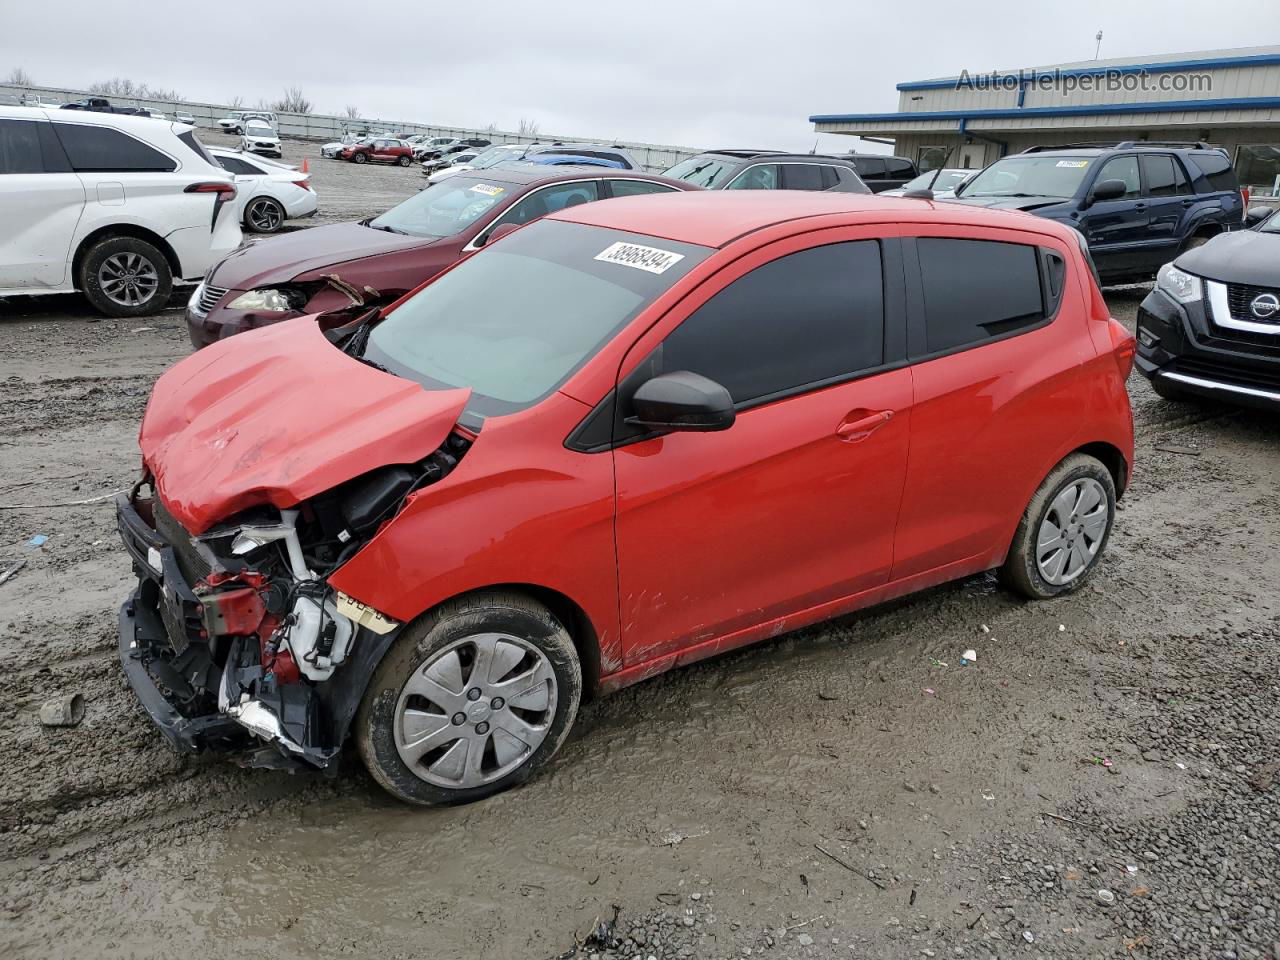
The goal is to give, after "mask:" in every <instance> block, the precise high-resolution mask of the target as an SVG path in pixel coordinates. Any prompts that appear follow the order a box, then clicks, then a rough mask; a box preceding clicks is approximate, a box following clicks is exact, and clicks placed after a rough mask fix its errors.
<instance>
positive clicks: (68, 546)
mask: <svg viewBox="0 0 1280 960" xmlns="http://www.w3.org/2000/svg"><path fill="white" fill-rule="evenodd" d="M211 139H214V138H211ZM302 149H304V150H306V151H308V152H309V153H310V155H312V156H314V155H315V148H314V146H307V147H305V148H302ZM312 171H313V174H314V175H315V177H316V182H317V186H318V188H319V190H320V193H321V203H322V210H326V207H327V205H328V203H329V202H330V197H331V196H332V197H341V196H344V194H342V193H341V192H340V191H341V190H343V189H348V190H354V188H353V187H352V184H356V186H359V185H360V184H361V183H364V182H365V181H357V180H353V179H352V178H353V177H357V176H358V177H361V178H363V177H366V176H367V177H371V178H372V177H376V178H377V180H376V181H375V180H373V179H370V180H369V181H368V183H369V184H370V185H371V187H370V189H371V191H373V192H375V193H376V194H377V195H378V196H380V197H383V198H386V199H388V200H390V199H391V198H392V196H393V194H395V192H396V191H397V190H398V191H401V192H402V194H407V193H410V192H412V190H413V189H415V188H416V187H417V186H418V185H419V182H420V179H421V178H420V177H419V175H418V173H417V171H416V170H410V171H401V170H399V169H359V168H353V167H351V166H349V165H342V164H333V163H330V162H325V161H316V160H313V161H312ZM415 178H416V179H415ZM374 184H376V189H375V188H374V187H373V186H372V185H374ZM349 196H352V197H354V196H356V194H355V193H354V192H352V193H350V194H349ZM364 204H365V205H364V207H363V208H361V209H359V210H357V209H355V206H356V204H355V203H354V202H348V201H346V200H344V201H342V204H339V206H341V209H342V211H343V212H342V216H356V215H361V216H364V215H369V214H371V213H375V212H377V211H378V209H379V206H378V205H376V204H375V205H371V204H370V201H369V200H368V198H367V197H366V199H365V201H364ZM325 215H326V216H332V217H333V218H340V217H339V215H338V214H336V213H334V212H333V211H327V212H326V214H325ZM1143 293H1144V291H1143V290H1141V289H1139V288H1128V289H1123V290H1113V291H1110V292H1109V297H1108V299H1109V301H1110V303H1111V305H1112V308H1113V311H1114V312H1115V313H1116V315H1117V316H1119V317H1121V318H1122V319H1124V320H1125V321H1126V322H1127V323H1129V324H1130V326H1132V322H1133V316H1134V311H1135V309H1136V306H1137V303H1138V302H1139V300H1140V299H1141V296H1142V295H1143ZM180 300H181V298H180V297H177V298H175V301H174V302H175V303H178V302H180ZM187 351H188V344H187V340H186V336H185V332H184V330H183V325H182V319H181V313H180V311H179V310H178V309H176V308H175V309H171V310H170V311H169V312H167V313H165V314H163V315H160V316H157V317H153V318H148V319H145V320H134V321H110V320H101V321H99V320H97V319H96V318H94V317H93V316H91V315H90V314H89V312H88V310H87V309H86V308H85V307H84V305H83V304H82V303H81V302H80V301H78V300H77V299H75V298H70V297H68V298H57V299H56V300H47V301H41V302H26V303H23V302H19V301H11V302H10V303H9V304H0V410H3V416H0V569H3V567H5V566H7V565H8V564H9V563H11V562H13V561H16V560H20V559H21V560H26V561H27V562H26V566H25V567H23V568H22V569H21V570H20V571H19V572H18V573H17V574H16V575H15V576H14V577H13V578H12V579H11V580H9V581H8V582H7V583H5V584H3V585H0V956H5V957H40V958H51V957H77V958H83V957H86V956H87V957H95V958H97V957H172V956H173V955H174V953H175V947H177V948H178V949H180V950H182V951H187V952H192V951H194V952H196V953H194V954H193V955H214V954H216V955H217V956H219V957H223V958H228V960H238V958H255V960H257V958H261V957H263V956H273V957H338V956H356V957H366V956H379V957H383V958H388V960H390V958H409V957H423V958H427V957H429V958H432V960H436V958H450V957H459V958H471V957H485V958H506V957H511V958H529V960H544V958H550V957H555V956H563V955H573V954H571V953H569V952H570V951H573V950H574V948H575V947H576V946H577V945H578V944H579V943H582V942H583V941H587V942H586V943H585V944H584V945H583V946H582V947H581V950H580V951H579V952H578V954H577V955H579V956H582V957H590V956H592V955H598V956H619V957H623V956H625V957H637V956H638V957H641V958H647V957H650V956H653V957H657V958H664V957H696V958H703V957H707V958H721V957H743V956H765V957H788V958H790V957H799V958H805V957H814V958H834V957H840V958H879V957H920V956H924V957H934V956H937V957H949V956H956V957H960V956H964V957H979V958H986V957H1010V956H1027V957H1063V958H1065V957H1120V956H1135V957H1214V958H1230V957H1239V958H1263V957H1270V958H1275V957H1276V956H1278V955H1280V917H1278V916H1277V909H1278V908H1277V904H1278V902H1280V889H1278V887H1280V782H1277V781H1278V780H1280V775H1278V774H1277V761H1280V747H1278V746H1277V744H1280V736H1278V735H1280V688H1278V685H1277V684H1278V682H1280V681H1278V680H1277V676H1278V673H1277V668H1276V664H1277V662H1278V661H1280V591H1277V590H1276V587H1275V584H1276V583H1277V582H1280V551H1277V550H1276V545H1277V543H1278V542H1280V501H1278V500H1277V495H1276V494H1277V489H1278V487H1280V424H1278V423H1277V421H1276V419H1275V418H1268V417H1266V416H1263V415H1260V414H1252V413H1246V412H1240V411H1236V410H1232V409H1228V408H1223V407H1213V406H1184V405H1179V404H1169V403H1165V402H1162V401H1159V400H1157V399H1156V398H1155V397H1154V395H1153V394H1152V393H1151V391H1150V389H1149V388H1148V387H1147V385H1146V382H1145V381H1144V380H1142V379H1141V378H1139V377H1136V376H1135V377H1134V378H1133V379H1132V380H1131V382H1130V389H1131V392H1132V396H1133V401H1134V414H1135V419H1136V422H1137V431H1138V465H1137V473H1136V476H1135V478H1134V482H1133V485H1132V487H1131V489H1130V491H1129V493H1128V495H1127V496H1126V498H1125V499H1124V501H1123V504H1122V512H1121V514H1120V517H1119V522H1118V527H1117V531H1116V534H1115V536H1114V538H1113V539H1112V542H1111V548H1110V551H1109V553H1108V555H1107V557H1106V559H1105V562H1104V563H1103V564H1102V566H1101V568H1100V569H1099V570H1098V571H1097V574H1096V575H1095V577H1094V579H1093V580H1092V581H1091V582H1090V583H1089V584H1088V585H1087V587H1086V588H1085V589H1083V590H1082V591H1081V592H1080V593H1078V594H1076V595H1074V596H1072V597H1070V598H1067V599H1063V600H1059V601H1055V602H1050V603H1039V604H1025V603H1022V602H1019V601H1018V600H1015V599H1014V598H1013V597H1011V596H1009V595H1008V594H1006V593H1004V592H1003V591H1001V590H1000V589H999V588H998V587H997V586H996V585H995V584H994V582H993V581H992V580H991V579H990V578H987V577H976V578H972V579H969V580H966V581H963V582H960V583H955V584H951V585H948V586H945V587H941V588H938V589H936V590H933V591H931V592H929V593H927V594H924V595H921V596H917V597H913V598H909V599H906V600H904V601H901V602H898V603H895V604H893V605H891V606H888V607H884V608H879V609H876V610H873V611H870V612H867V613H863V614H860V615H856V616H852V617H847V618H844V619H842V620H839V621H836V622H833V623H830V624H827V625H824V626H821V627H817V628H813V629H809V630H805V631H802V632H800V633H796V634H793V635H790V636H787V637H783V638H780V639H778V640H776V641H774V642H771V643H767V644H762V645H760V646H758V647H755V648H753V649H750V650H747V651H743V652H740V653H737V654H734V655H731V656H728V657H724V658H721V659H719V660H714V661H710V662H704V663H701V664H698V665H696V666H693V667H690V668H687V669H684V670H681V671H678V672H676V673H673V674H669V675H666V676H663V677H659V678H657V679H655V680H652V681H649V682H647V683H645V684H642V685H640V686H638V687H635V688H632V689H629V690H626V691H624V692H622V693H620V694H618V695H615V696H613V697H611V698H608V699H605V700H602V701H598V702H595V703H590V704H587V705H586V706H585V707H584V708H583V710H582V713H581V715H580V718H579V721H578V726H577V728H576V731H575V732H574V734H573V735H572V736H571V738H570V740H569V741H568V743H567V744H566V746H565V748H564V749H563V751H562V752H561V754H560V755H559V757H558V758H557V759H556V761H555V762H554V763H553V765H552V766H551V768H550V769H549V770H548V771H547V772H546V773H545V774H544V775H542V776H540V777H538V778H536V779H535V781H534V782H532V783H530V784H528V785H527V786H525V787H523V788H521V789H519V790H515V791H512V792H510V793H507V794H505V795H503V796H499V797H496V798H493V799H491V800H488V801H485V802H483V803H479V804H475V805H472V806H468V807H460V808H450V809H432V810H418V809H408V808H405V807H403V806H400V805H398V804H396V803H395V802H393V801H391V800H389V799H388V798H387V797H385V796H384V795H383V794H382V793H381V792H380V791H379V790H378V788H377V787H376V786H375V785H374V784H373V783H372V782H371V780H370V779H369V778H368V777H367V776H366V775H365V774H364V773H363V772H362V770H361V769H360V768H359V766H358V764H357V763H356V762H355V761H354V760H348V762H347V763H346V765H345V767H344V769H343V770H342V772H341V775H340V776H339V777H338V778H336V779H325V778H321V777H316V778H301V777H290V776H288V775H285V774H275V773H268V772H264V771H241V770H238V769H236V768H234V767H231V766H229V765H227V764H225V763H223V762H220V761H218V760H217V759H209V758H194V757H183V756H179V755H177V754H176V753H174V752H173V751H172V750H171V749H170V748H169V747H168V746H167V745H166V743H165V742H164V741H163V740H162V738H161V736H160V734H159V733H157V732H156V731H154V730H153V729H152V728H151V727H150V725H149V723H148V721H147V720H146V719H145V718H144V716H143V715H142V713H141V710H140V708H139V707H138V706H137V704H136V703H135V701H134V699H133V697H132V695H131V694H130V692H129V690H128V689H127V687H126V685H125V683H124V680H123V679H122V677H121V673H120V670H119V667H118V663H117V659H116V650H115V640H116V609H117V607H118V605H119V603H120V602H121V600H122V598H123V597H124V595H125V594H126V593H127V591H128V589H129V564H128V562H127V561H126V559H125V555H124V553H123V552H122V550H121V549H120V547H119V546H118V544H117V539H116V535H115V531H114V529H113V520H112V511H111V508H110V506H109V503H108V502H106V501H103V502H100V503H95V504H88V505H82V506H65V505H63V504H66V503H67V502H69V501H74V500H85V499H90V498H97V497H100V496H103V495H105V494H108V493H110V492H112V491H115V490H118V489H120V488H123V487H125V486H127V485H129V484H130V483H131V482H132V481H133V480H134V478H135V476H136V474H137V470H138V454H137V449H136V443H135V432H136V429H137V423H138V419H139V416H140V414H141V412H142V408H143V404H144V402H145V399H146V396H147V392H148V390H149V388H150V386H151V383H152V382H153V381H154V379H155V377H156V376H157V375H158V374H159V373H160V372H161V371H162V370H163V369H164V368H165V367H166V366H168V365H169V364H171V363H173V362H174V361H175V360H177V359H179V358H181V357H182V356H184V355H185V354H186V353H187ZM1064 415H1069V412H1065V413H1064ZM37 534H42V535H47V536H48V538H49V539H48V541H47V542H46V543H45V544H44V545H43V546H40V547H34V546H28V545H27V543H28V541H29V540H30V539H31V537H33V536H34V535H37ZM966 648H974V649H975V650H976V651H977V653H978V661H977V663H976V664H972V665H968V666H964V665H962V664H961V662H960V655H961V654H962V653H963V652H964V651H965V650H966ZM68 692H80V693H82V694H83V695H84V697H85V700H86V702H87V712H86V715H85V719H84V721H83V722H82V723H81V724H80V726H78V727H75V728H72V729H46V728H44V727H42V726H41V725H40V723H39V721H38V719H37V710H38V708H39V706H40V704H41V703H42V702H43V701H44V700H45V699H46V698H48V697H51V696H53V695H55V694H60V693H68ZM1104 891H1105V892H1104ZM615 911H617V919H616V923H615V922H613V921H614V918H615ZM600 923H603V924H604V927H603V928H602V929H600V930H599V935H598V936H591V935H592V933H593V931H595V930H597V927H598V924H600Z"/></svg>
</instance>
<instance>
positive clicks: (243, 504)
mask: <svg viewBox="0 0 1280 960" xmlns="http://www.w3.org/2000/svg"><path fill="white" fill-rule="evenodd" d="M470 395H471V391H470V390H467V389H457V390H436V391H430V390H424V389H423V388H422V387H421V386H420V385H419V384H417V383H414V382H413V381H411V380H404V379H402V378H400V377H396V376H392V375H391V374H389V373H383V372H381V371H380V370H375V369H374V368H373V367H370V366H368V365H367V364H364V363H361V362H360V361H359V360H356V359H354V358H353V357H349V356H347V355H346V354H345V353H343V352H342V351H341V350H339V349H338V348H337V347H335V346H333V345H332V344H331V343H330V342H329V341H328V340H327V339H325V337H324V335H323V334H322V333H321V332H320V328H319V327H318V326H317V325H316V322H315V319H314V318H312V317H299V318H297V319H295V320H289V321H286V322H285V323H280V324H276V325H275V326H272V327H268V328H266V329H264V330H257V331H254V332H252V333H247V334H242V335H241V336H238V337H231V338H230V339H227V340H222V341H220V342H218V343H215V344H213V345H212V346H209V347H206V348H205V349H203V350H201V351H199V352H198V353H195V354H193V355H192V356H190V357H187V358H186V359H185V360H182V361H180V362H179V363H177V364H176V365H174V366H173V367H171V368H170V369H169V370H168V371H166V372H165V374H164V375H163V376H162V377H160V379H159V380H157V381H156V386H155V389H154V390H153V391H152V392H151V399H150V400H149V401H148V402H147V410H146V413H145V414H144V415H143V418H142V429H141V431H140V432H139V436H138V442H139V445H140V446H141V447H142V457H143V460H144V461H145V462H146V464H147V466H148V467H149V468H150V470H151V473H152V474H153V475H154V477H155V487H156V492H157V493H158V494H159V496H160V498H161V499H162V500H163V501H164V503H165V505H166V506H167V507H168V508H169V510H170V512H171V513H172V514H173V515H174V516H175V517H176V518H177V519H178V520H179V522H181V523H182V525H183V526H184V527H186V528H187V530H189V531H190V532H191V533H202V532H204V531H205V530H208V529H209V528H210V527H212V526H214V525H215V524H217V523H219V522H220V521H223V520H225V519H226V518H227V517H229V516H231V515H233V514H235V513H238V512H239V511H241V510H244V509H246V508H248V507H251V506H256V505H259V504H266V503H269V504H272V505H274V506H276V507H291V506H294V505H296V504H298V503H300V502H301V501H303V500H306V499H307V498H309V497H313V496H315V495H316V494H318V493H323V492H324V491H326V490H331V489H332V488H334V487H336V486H337V485H338V484H340V483H342V482H343V481H345V480H350V479H351V478H352V477H356V476H359V475H360V474H362V473H366V472H367V471H369V470H373V469H376V468H377V467H382V466H386V465H387V464H393V463H411V462H413V461H416V460H421V459H422V458H423V457H425V456H427V455H428V454H429V453H431V452H432V451H433V450H436V449H437V448H438V447H439V446H440V445H441V444H442V443H444V441H445V439H446V437H448V435H449V432H450V431H451V430H452V429H453V427H454V425H455V424H456V423H457V421H458V417H459V416H461V414H462V411H463V408H464V407H465V406H466V403H467V399H468V398H469V397H470Z"/></svg>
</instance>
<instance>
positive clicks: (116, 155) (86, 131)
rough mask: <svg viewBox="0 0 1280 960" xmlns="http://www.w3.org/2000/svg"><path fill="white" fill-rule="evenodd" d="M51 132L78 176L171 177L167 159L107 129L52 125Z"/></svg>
mask: <svg viewBox="0 0 1280 960" xmlns="http://www.w3.org/2000/svg"><path fill="white" fill-rule="evenodd" d="M53 127H54V130H55V131H56V132H57V134H58V139H59V140H60V141H62V146H63V148H64V149H65V150H66V151H67V158H68V159H69V160H70V161H71V168H72V169H73V170H75V171H76V172H77V173H170V172H172V171H173V170H176V169H177V168H178V165H177V163H175V162H174V161H173V160H172V159H171V158H170V157H166V156H165V155H164V154H163V153H161V152H160V151H159V150H156V149H154V148H152V147H149V146H147V145H146V144H145V143H143V142H142V141H141V140H135V139H134V138H133V137H131V136H129V135H128V134H125V133H121V132H120V131H119V130H112V129H111V128H110V127H91V126H86V125H84V124H79V123H55V124H54V125H53Z"/></svg>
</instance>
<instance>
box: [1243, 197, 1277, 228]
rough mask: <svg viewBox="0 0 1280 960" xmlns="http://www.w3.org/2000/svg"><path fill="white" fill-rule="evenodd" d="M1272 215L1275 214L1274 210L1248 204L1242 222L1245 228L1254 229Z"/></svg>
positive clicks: (1258, 204)
mask: <svg viewBox="0 0 1280 960" xmlns="http://www.w3.org/2000/svg"><path fill="white" fill-rule="evenodd" d="M1273 213H1275V210H1274V208H1272V207H1264V206H1263V205H1262V204H1260V203H1253V204H1250V205H1249V208H1248V209H1247V210H1245V212H1244V222H1245V224H1246V225H1247V226H1250V227H1256V226H1257V225H1258V224H1260V223H1261V222H1262V221H1263V220H1266V219H1267V217H1269V216H1271V215H1272V214H1273Z"/></svg>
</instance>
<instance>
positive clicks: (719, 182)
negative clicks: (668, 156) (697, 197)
mask: <svg viewBox="0 0 1280 960" xmlns="http://www.w3.org/2000/svg"><path fill="white" fill-rule="evenodd" d="M736 169H738V163H737V161H734V160H728V159H724V160H721V159H720V158H718V157H714V156H711V155H709V154H702V155H701V156H697V157H690V158H689V159H688V160H681V161H680V162H679V163H677V164H676V165H675V166H674V167H671V168H669V169H668V170H666V171H664V172H663V174H662V175H663V176H664V177H670V178H671V179H672V180H683V181H685V182H686V183H692V184H693V185H694V186H697V187H705V188H706V189H708V190H711V189H715V188H718V187H722V186H724V183H725V181H727V180H728V179H729V178H730V177H732V176H733V171H735V170H736Z"/></svg>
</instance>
